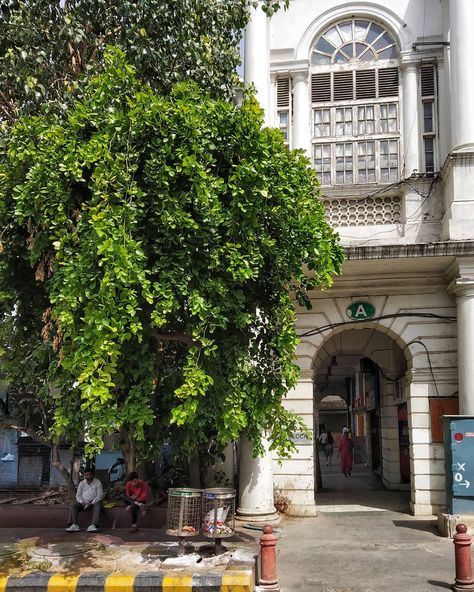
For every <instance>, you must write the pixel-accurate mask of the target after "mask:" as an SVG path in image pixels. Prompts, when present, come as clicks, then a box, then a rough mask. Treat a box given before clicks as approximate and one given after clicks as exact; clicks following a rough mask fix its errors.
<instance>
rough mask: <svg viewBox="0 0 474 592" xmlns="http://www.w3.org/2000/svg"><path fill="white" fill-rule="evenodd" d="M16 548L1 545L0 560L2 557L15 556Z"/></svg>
mask: <svg viewBox="0 0 474 592" xmlns="http://www.w3.org/2000/svg"><path fill="white" fill-rule="evenodd" d="M15 551H16V549H15V547H13V546H12V545H0V559H1V558H2V557H10V555H14V554H15Z"/></svg>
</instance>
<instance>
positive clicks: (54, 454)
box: [51, 443, 76, 494]
mask: <svg viewBox="0 0 474 592" xmlns="http://www.w3.org/2000/svg"><path fill="white" fill-rule="evenodd" d="M51 464H52V465H53V467H54V468H55V469H57V470H58V471H59V472H60V474H61V476H62V477H63V479H64V482H65V485H66V487H67V490H68V491H69V493H72V494H74V493H75V492H76V486H75V485H74V482H73V480H72V475H71V473H70V472H69V471H68V470H67V469H66V467H65V466H64V464H63V463H62V462H61V457H60V455H59V446H58V445H57V444H54V443H52V444H51Z"/></svg>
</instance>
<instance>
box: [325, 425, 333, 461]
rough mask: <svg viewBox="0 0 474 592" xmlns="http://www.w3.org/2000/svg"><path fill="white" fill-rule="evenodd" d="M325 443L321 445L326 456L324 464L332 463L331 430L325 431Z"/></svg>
mask: <svg viewBox="0 0 474 592" xmlns="http://www.w3.org/2000/svg"><path fill="white" fill-rule="evenodd" d="M326 436H327V438H326V443H325V444H324V446H323V452H324V456H325V457H326V466H329V465H331V464H332V455H333V453H334V438H333V436H332V434H331V432H330V431H329V430H328V431H327V432H326Z"/></svg>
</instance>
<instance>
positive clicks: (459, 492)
mask: <svg viewBox="0 0 474 592" xmlns="http://www.w3.org/2000/svg"><path fill="white" fill-rule="evenodd" d="M444 421H445V432H444V434H445V438H444V443H445V455H446V498H447V500H446V501H447V503H448V507H449V509H450V512H451V513H453V514H454V513H457V512H469V513H472V512H474V499H473V498H474V418H473V417H471V416H459V415H455V416H454V415H450V416H445V417H444Z"/></svg>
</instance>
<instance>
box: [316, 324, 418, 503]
mask: <svg viewBox="0 0 474 592" xmlns="http://www.w3.org/2000/svg"><path fill="white" fill-rule="evenodd" d="M313 369H314V399H313V401H314V430H315V434H316V435H317V434H319V433H320V431H321V430H322V429H326V430H328V429H329V430H330V431H331V432H332V433H333V436H334V439H335V441H336V445H337V444H338V443H339V441H340V439H341V437H342V432H343V428H345V427H347V428H349V429H350V430H351V432H352V437H353V440H354V444H355V450H354V457H355V472H354V474H355V475H356V477H357V478H356V479H353V480H352V481H349V482H346V481H345V480H344V479H343V478H342V475H341V474H340V472H339V471H338V468H337V467H334V466H333V467H327V466H326V459H324V457H323V456H322V455H321V451H319V452H318V454H316V455H315V465H316V467H315V468H316V503H317V505H319V504H318V492H320V497H321V499H320V500H319V501H320V502H321V501H322V498H323V497H324V496H323V492H324V491H325V490H326V491H327V490H328V489H331V491H332V493H333V496H332V497H334V493H335V492H337V490H338V489H340V490H341V491H343V492H344V500H345V501H346V503H350V502H351V491H352V493H353V496H352V497H353V500H357V501H360V499H361V490H364V489H367V490H368V491H369V490H377V482H378V485H379V487H378V489H385V488H386V489H389V490H409V488H410V485H409V483H410V461H409V436H408V434H409V432H408V416H407V403H406V401H404V400H403V392H402V391H403V388H404V385H405V383H406V374H407V369H408V364H407V359H406V356H405V353H404V351H403V350H402V348H401V347H400V345H398V344H397V343H396V342H395V340H394V339H393V338H392V337H391V336H389V335H388V334H387V333H384V332H382V331H380V330H379V329H377V328H375V327H374V328H367V326H366V325H365V327H364V328H362V327H361V328H351V329H346V330H343V331H340V332H338V333H333V334H332V335H331V336H329V337H328V338H326V339H325V340H324V341H323V342H322V344H321V345H320V347H319V348H318V350H317V354H316V356H315V358H314V360H313ZM336 465H337V460H336ZM363 497H364V494H363V495H362V498H363ZM407 504H408V497H407ZM407 509H408V508H407Z"/></svg>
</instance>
